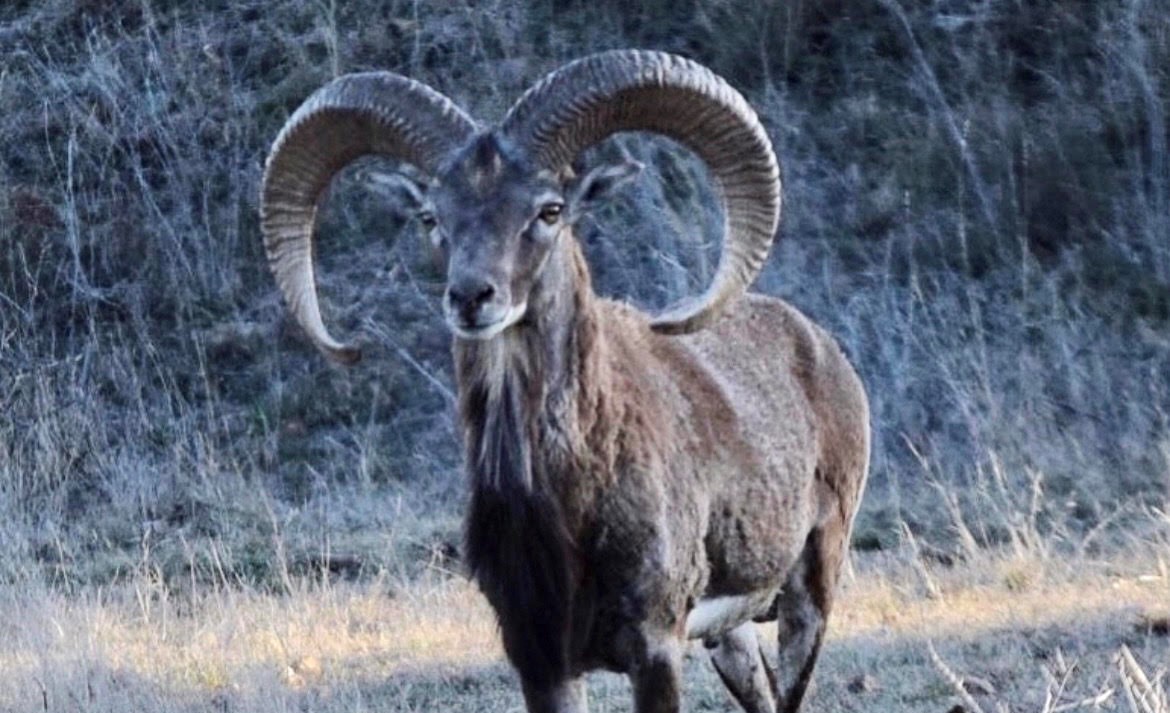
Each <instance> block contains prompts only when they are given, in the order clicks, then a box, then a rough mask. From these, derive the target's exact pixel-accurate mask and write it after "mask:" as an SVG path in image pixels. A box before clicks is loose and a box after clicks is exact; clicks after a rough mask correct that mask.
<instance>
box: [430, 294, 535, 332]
mask: <svg viewBox="0 0 1170 713" xmlns="http://www.w3.org/2000/svg"><path fill="white" fill-rule="evenodd" d="M527 311H528V303H527V302H523V303H521V304H518V305H512V306H510V307H508V309H507V311H506V312H504V314H503V315H501V316H500V317H499V318H497V319H494V320H486V321H485V320H478V321H476V322H475V323H473V324H469V323H467V322H465V321H464V320H462V319H460V318H459V317H458V316H457V315H454V314H451V313H450V312H448V313H447V326H448V327H450V328H451V331H452V332H453V333H454V334H455V336H457V337H459V338H461V339H474V340H478V341H484V340H487V339H491V338H492V337H495V336H496V335H498V334H500V333H501V332H503V331H504V330H505V329H507V328H508V327H511V326H512V325H513V324H516V323H517V322H519V321H520V318H521V317H523V316H524V313H525V312H527Z"/></svg>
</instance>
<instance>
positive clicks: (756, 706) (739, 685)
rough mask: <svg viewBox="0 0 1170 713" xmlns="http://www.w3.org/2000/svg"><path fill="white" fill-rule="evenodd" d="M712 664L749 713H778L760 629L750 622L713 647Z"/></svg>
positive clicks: (734, 630)
mask: <svg viewBox="0 0 1170 713" xmlns="http://www.w3.org/2000/svg"><path fill="white" fill-rule="evenodd" d="M709 645H712V646H711V663H713V664H715V670H716V671H717V672H719V677H720V678H721V679H723V683H724V685H726V686H727V690H729V691H731V695H732V696H734V697H735V700H736V701H738V702H739V705H740V706H741V707H742V708H743V709H744V710H745V711H747V713H776V701H775V700H774V699H773V697H772V683H771V680H770V677H769V674H770V671H769V670H768V668H767V665H766V664H765V663H764V658H763V656H762V655H761V654H760V640H759V636H758V635H757V633H756V625H755V624H753V623H751V622H750V621H749V622H747V623H746V624H741V625H740V626H738V627H736V628H735V629H732V630H731V631H729V632H727V633H726V634H723V635H722V636H720V637H719V638H718V639H715V640H713V641H711V642H710V643H709Z"/></svg>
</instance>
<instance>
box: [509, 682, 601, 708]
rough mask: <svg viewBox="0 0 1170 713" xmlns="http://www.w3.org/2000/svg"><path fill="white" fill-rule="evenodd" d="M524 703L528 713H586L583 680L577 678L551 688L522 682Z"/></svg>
mask: <svg viewBox="0 0 1170 713" xmlns="http://www.w3.org/2000/svg"><path fill="white" fill-rule="evenodd" d="M524 703H525V705H526V706H527V707H528V713H588V711H589V702H588V700H587V699H586V695H585V679H584V678H583V677H580V676H578V677H577V678H572V679H569V680H566V681H560V682H558V683H555V684H553V685H551V686H535V685H532V684H531V683H529V682H527V681H525V682H524Z"/></svg>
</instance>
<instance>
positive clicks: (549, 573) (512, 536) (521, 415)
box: [460, 363, 578, 685]
mask: <svg viewBox="0 0 1170 713" xmlns="http://www.w3.org/2000/svg"><path fill="white" fill-rule="evenodd" d="M523 366H524V365H522V364H519V363H516V364H507V365H504V366H501V367H500V368H498V369H496V370H495V373H493V374H491V375H490V376H491V377H492V378H481V379H477V380H470V381H466V382H464V388H463V390H462V393H461V404H460V405H461V409H462V412H463V413H462V416H463V423H464V429H465V433H464V436H465V438H466V441H467V442H466V448H467V452H466V458H467V466H468V469H469V475H470V481H471V482H470V485H471V501H470V503H469V509H468V513H467V517H466V521H465V527H466V532H465V536H466V544H465V552H466V556H467V563H468V566H469V568H470V571H471V574H472V576H473V577H474V578H475V580H476V582H477V583H478V585H479V587H480V589H481V590H482V591H483V593H484V594H485V595H486V596H487V598H488V601H489V602H490V603H491V605H492V607H493V608H494V609H495V612H496V616H497V617H498V619H499V623H500V629H501V633H502V635H503V641H504V648H505V650H506V651H507V653H508V657H509V659H510V660H511V661H512V663H513V665H515V666H516V668H517V669H518V670H519V672H520V673H521V675H522V677H523V678H524V679H525V680H526V681H529V682H532V683H536V684H538V685H539V684H551V683H553V682H555V681H558V680H562V679H563V678H564V677H565V676H566V675H568V673H569V667H570V646H571V640H572V638H573V637H572V626H573V624H572V620H573V611H572V609H573V596H574V590H575V582H574V580H575V575H574V572H575V570H577V569H578V568H577V566H576V564H575V556H576V555H575V551H574V546H573V543H572V541H571V538H570V536H569V534H568V532H567V531H566V528H565V524H564V518H563V516H562V512H561V506H560V503H559V502H558V501H557V498H556V497H555V496H554V495H553V494H552V493H553V491H552V488H551V487H550V486H551V483H550V479H551V477H552V474H551V473H550V472H549V468H550V466H549V459H548V458H546V457H545V455H544V454H543V453H542V449H541V448H538V447H535V446H534V443H535V442H536V441H535V439H534V438H533V436H534V435H535V429H536V428H537V426H536V424H535V423H534V416H535V411H536V410H537V409H538V408H539V404H540V401H541V399H542V394H541V393H540V390H539V383H534V380H533V379H531V378H530V373H528V370H527V369H525V368H523Z"/></svg>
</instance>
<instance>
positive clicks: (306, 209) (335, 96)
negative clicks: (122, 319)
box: [260, 72, 475, 364]
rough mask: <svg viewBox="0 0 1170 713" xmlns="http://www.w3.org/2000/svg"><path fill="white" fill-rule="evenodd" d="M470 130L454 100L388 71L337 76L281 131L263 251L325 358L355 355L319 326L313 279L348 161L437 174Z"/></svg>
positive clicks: (267, 178) (271, 165) (271, 170)
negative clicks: (317, 224)
mask: <svg viewBox="0 0 1170 713" xmlns="http://www.w3.org/2000/svg"><path fill="white" fill-rule="evenodd" d="M474 132H475V122H473V121H472V120H471V119H470V118H469V117H468V116H467V114H465V113H464V112H463V110H462V109H460V108H459V107H457V106H455V104H453V103H452V102H451V100H449V99H447V98H446V97H444V96H443V95H442V94H439V93H438V92H436V91H435V90H434V89H431V88H430V87H428V86H426V85H425V84H420V83H419V82H416V81H413V80H410V79H407V78H406V77H402V76H399V75H397V74H392V73H390V72H369V73H362V74H348V75H345V76H342V77H338V78H337V79H335V80H333V81H332V82H330V83H329V84H326V85H325V86H324V87H321V88H320V89H318V90H317V91H316V92H314V93H313V94H312V96H310V97H309V98H308V99H306V100H305V102H304V103H303V104H301V106H300V107H299V108H298V109H297V110H296V112H294V113H293V115H292V116H291V117H289V120H288V122H287V123H285V125H284V128H283V129H281V130H280V134H279V135H277V137H276V141H275V142H273V144H272V153H271V154H269V156H268V163H267V164H266V165H265V168H264V186H263V189H262V191H261V205H260V227H261V231H262V232H263V234H264V248H265V250H266V251H267V253H268V263H269V266H270V267H271V268H272V272H273V274H274V275H275V276H276V282H277V284H278V285H279V286H280V290H281V292H283V293H284V299H285V301H286V302H287V303H288V307H289V309H290V310H291V311H292V313H293V316H295V317H296V319H297V322H299V323H300V325H301V327H303V328H304V330H305V332H307V333H308V335H309V337H310V338H311V339H312V340H313V343H314V344H316V345H317V347H319V348H320V349H321V350H322V351H323V352H325V354H327V355H328V356H330V357H331V358H333V359H335V360H337V361H340V362H343V363H347V364H352V363H354V362H356V361H357V360H358V359H360V358H361V352H360V351H359V350H358V349H357V347H354V346H351V345H346V344H342V343H340V342H338V341H337V340H335V339H334V338H333V337H332V336H330V334H329V331H328V330H327V329H326V328H325V324H324V323H323V322H322V321H321V309H320V306H319V305H318V303H317V286H316V280H315V278H314V274H313V224H314V220H315V218H316V213H317V200H318V199H319V198H320V196H321V192H322V191H323V190H324V189H325V187H326V186H328V185H329V181H330V180H331V179H332V178H333V176H334V175H335V174H336V173H337V172H338V171H340V170H341V169H342V168H344V167H345V166H346V165H347V164H348V163H350V162H351V161H353V160H355V159H357V158H359V157H361V156H365V155H369V154H380V155H384V156H388V157H390V158H394V159H398V160H401V161H407V162H410V163H413V164H414V165H416V166H418V167H419V168H420V169H422V170H423V171H425V172H427V173H431V174H433V173H435V172H436V171H437V170H438V168H439V164H440V163H441V162H442V160H443V159H444V158H445V157H446V156H447V155H448V154H449V153H450V152H451V151H452V150H453V149H454V148H455V147H456V146H457V145H459V144H460V143H462V142H464V141H466V139H467V138H468V137H469V136H471V134H473V133H474Z"/></svg>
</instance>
